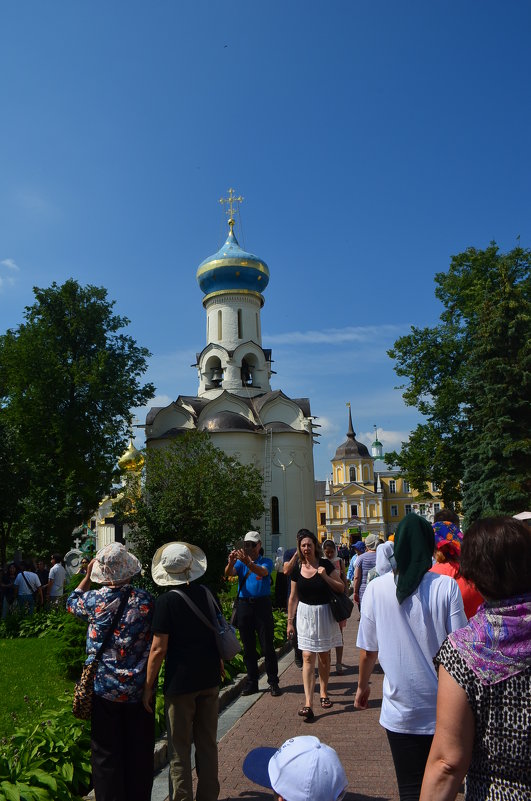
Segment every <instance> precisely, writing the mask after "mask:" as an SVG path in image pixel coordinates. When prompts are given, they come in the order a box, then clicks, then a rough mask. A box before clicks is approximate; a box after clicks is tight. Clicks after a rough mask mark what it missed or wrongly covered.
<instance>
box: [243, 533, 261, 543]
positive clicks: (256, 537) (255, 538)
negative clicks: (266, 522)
mask: <svg viewBox="0 0 531 801" xmlns="http://www.w3.org/2000/svg"><path fill="white" fill-rule="evenodd" d="M243 541H244V542H254V544H255V545H256V543H258V542H262V540H261V539H260V534H259V533H258V531H248V532H247V534H246V535H245V537H244V538H243Z"/></svg>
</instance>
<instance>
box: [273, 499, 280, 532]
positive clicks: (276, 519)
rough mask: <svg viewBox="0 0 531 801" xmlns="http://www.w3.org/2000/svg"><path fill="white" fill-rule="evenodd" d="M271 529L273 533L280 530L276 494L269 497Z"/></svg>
mask: <svg viewBox="0 0 531 801" xmlns="http://www.w3.org/2000/svg"><path fill="white" fill-rule="evenodd" d="M271 531H272V532H273V534H275V533H276V532H277V531H280V514H279V510H278V498H277V496H276V495H273V496H272V497H271Z"/></svg>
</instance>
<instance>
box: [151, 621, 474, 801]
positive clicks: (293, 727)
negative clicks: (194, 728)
mask: <svg viewBox="0 0 531 801" xmlns="http://www.w3.org/2000/svg"><path fill="white" fill-rule="evenodd" d="M357 617H358V616H357V613H356V611H355V612H354V614H353V616H352V618H351V619H350V620H349V621H348V623H347V628H346V629H345V632H344V639H345V651H344V655H343V662H344V663H345V664H346V665H348V669H347V670H346V672H345V674H344V675H343V676H336V675H334V665H335V653H334V654H333V655H332V675H331V677H330V683H329V686H328V692H329V696H330V699H331V700H332V701H333V704H334V706H333V707H332V709H329V710H321V709H320V707H319V701H318V698H317V696H318V689H317V693H316V699H314V712H315V720H314V721H313V722H312V723H306V722H304V721H303V719H302V718H300V717H299V716H298V715H297V711H298V709H299V708H300V707H301V706H302V705H303V702H304V693H303V691H302V675H301V671H300V670H299V669H298V668H297V667H296V666H295V664H294V662H293V658H292V653H289V654H288V656H287V657H284V658H283V659H282V660H281V663H280V668H281V671H282V673H281V677H280V685H281V687H282V690H283V694H282V696H281V697H280V698H272V697H271V696H270V695H269V693H267V692H265V693H263V694H261V695H257V696H254V697H252V698H250V699H249V698H246V699H243V698H240V699H239V700H236V701H235V702H234V703H233V704H232V705H230V706H229V707H227V709H226V710H225V711H224V712H223V713H222V715H221V716H220V725H219V728H218V739H219V766H220V769H219V778H220V783H221V791H220V795H219V801H236V800H237V799H244V801H266V799H267V801H271V798H272V795H271V792H270V791H267V790H264V789H263V788H260V787H258V786H257V785H255V784H253V783H252V782H250V781H249V780H248V779H247V778H246V777H245V776H244V775H243V773H242V762H243V760H244V758H245V755H246V754H247V753H248V751H250V750H251V749H252V748H255V747H256V746H259V745H263V746H273V747H276V746H280V745H281V744H282V743H283V742H284V741H285V740H287V739H288V737H294V736H297V735H300V734H314V735H315V736H316V737H319V739H320V740H322V741H323V742H325V743H327V744H328V745H331V746H332V747H333V748H335V750H336V751H337V753H338V754H339V758H340V759H341V762H342V763H343V766H344V768H345V771H346V774H347V777H348V780H349V788H348V792H347V794H346V796H345V801H398V789H397V786H396V779H395V773H394V768H393V762H392V759H391V753H390V751H389V746H388V744H387V737H386V735H385V732H384V730H383V729H382V727H381V726H380V724H379V723H378V719H379V716H380V706H381V701H382V682H383V674H382V673H380V672H376V673H374V674H373V676H372V686H371V698H370V703H369V709H367V710H364V711H360V710H357V709H354V696H355V693H356V686H357V677H358V664H359V655H358V649H357V648H356V645H355V643H356V634H357V630H358V620H357ZM266 687H267V682H266V680H265V678H264V677H262V679H261V681H260V688H261V689H265V688H266ZM254 699H255V700H254ZM160 779H161V780H163V781H164V782H167V779H165V778H164V779H163V777H162V775H160ZM166 787H167V784H166ZM194 790H195V781H194ZM164 795H166V793H164V794H163V795H162V796H158V797H159V798H160V797H163V796H164ZM153 797H155V792H154V796H153ZM456 801H463V795H461V794H460V795H458V797H457V799H456Z"/></svg>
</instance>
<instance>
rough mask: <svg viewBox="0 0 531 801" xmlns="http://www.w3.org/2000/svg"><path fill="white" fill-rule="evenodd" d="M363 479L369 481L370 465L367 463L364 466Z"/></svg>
mask: <svg viewBox="0 0 531 801" xmlns="http://www.w3.org/2000/svg"><path fill="white" fill-rule="evenodd" d="M363 480H364V481H369V467H368V465H365V466H364V468H363Z"/></svg>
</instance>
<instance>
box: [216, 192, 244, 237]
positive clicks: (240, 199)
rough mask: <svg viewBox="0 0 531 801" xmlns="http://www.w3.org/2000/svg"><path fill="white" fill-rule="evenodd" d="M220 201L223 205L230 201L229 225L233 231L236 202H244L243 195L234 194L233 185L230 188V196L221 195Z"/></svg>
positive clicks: (228, 210)
mask: <svg viewBox="0 0 531 801" xmlns="http://www.w3.org/2000/svg"><path fill="white" fill-rule="evenodd" d="M219 202H220V203H221V205H223V204H224V203H228V204H229V208H228V209H227V214H228V215H229V225H230V229H231V231H232V229H233V228H234V222H235V220H234V203H242V202H243V197H242V196H241V195H238V197H236V195H235V194H234V189H232V187H231V188H230V189H229V196H228V197H220V199H219Z"/></svg>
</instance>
